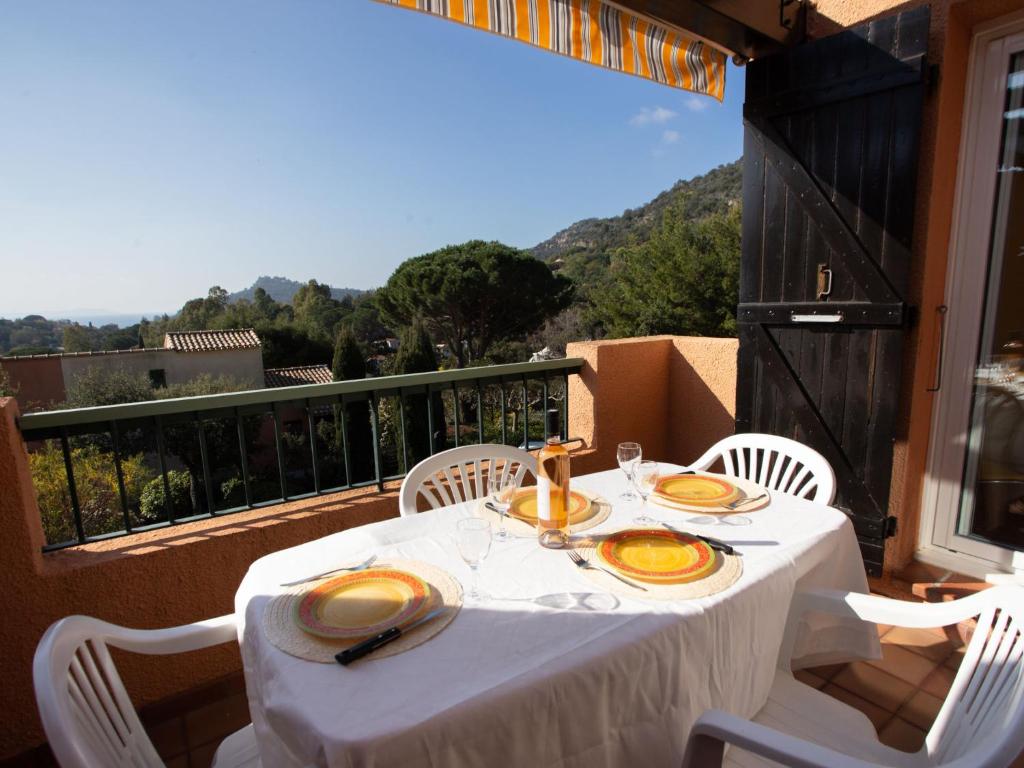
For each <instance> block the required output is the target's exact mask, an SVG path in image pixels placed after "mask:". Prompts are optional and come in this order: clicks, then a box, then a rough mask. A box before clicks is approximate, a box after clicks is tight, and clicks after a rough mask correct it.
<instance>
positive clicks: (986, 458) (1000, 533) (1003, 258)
mask: <svg viewBox="0 0 1024 768" xmlns="http://www.w3.org/2000/svg"><path fill="white" fill-rule="evenodd" d="M1005 82H1006V93H1005V102H1004V109H1003V116H1002V137H1001V145H1000V153H999V163H998V166H997V167H996V168H993V169H992V173H993V175H994V177H995V185H996V192H995V205H994V215H993V221H992V231H991V238H990V242H991V248H990V251H989V254H988V265H987V269H988V279H987V287H986V291H985V308H984V315H983V320H982V328H981V337H980V339H979V342H980V343H979V347H978V350H979V352H978V359H977V367H976V370H975V377H974V390H973V396H972V401H971V409H970V413H971V417H970V426H969V429H968V433H967V436H966V437H967V445H966V447H967V456H966V461H965V463H964V475H963V482H962V484H961V493H960V500H959V511H958V517H957V526H956V527H957V534H958V535H960V536H966V537H969V538H973V539H980V540H982V541H986V542H989V543H991V544H995V545H997V546H1000V547H1006V548H1009V549H1014V550H1018V551H1024V53H1015V54H1013V55H1012V57H1011V58H1010V66H1009V72H1008V75H1007V77H1006V80H1005ZM976 338H977V337H976Z"/></svg>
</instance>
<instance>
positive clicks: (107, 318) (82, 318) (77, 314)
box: [38, 310, 163, 328]
mask: <svg viewBox="0 0 1024 768" xmlns="http://www.w3.org/2000/svg"><path fill="white" fill-rule="evenodd" d="M38 314H41V315H42V316H43V317H45V318H46V319H47V320H71V321H73V322H76V323H81V324H82V325H88V324H89V323H92V324H93V325H95V326H97V327H99V326H101V325H116V326H117V327H118V328H125V327H127V326H129V325H135V323H137V322H139V320H141V319H142V318H144V317H147V318H150V319H152V318H154V317H160V316H161V315H163V313H162V312H148V313H145V314H143V313H141V312H140V313H139V314H137V315H127V314H107V313H103V312H90V311H89V310H80V311H72V312H40V313H38Z"/></svg>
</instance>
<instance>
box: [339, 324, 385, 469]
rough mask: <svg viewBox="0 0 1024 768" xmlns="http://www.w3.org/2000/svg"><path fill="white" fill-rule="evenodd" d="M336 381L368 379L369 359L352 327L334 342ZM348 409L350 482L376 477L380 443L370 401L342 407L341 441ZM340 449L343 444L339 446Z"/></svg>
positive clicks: (347, 434) (346, 423) (346, 430)
mask: <svg viewBox="0 0 1024 768" xmlns="http://www.w3.org/2000/svg"><path fill="white" fill-rule="evenodd" d="M331 370H332V372H333V373H334V380H335V381H348V380H351V379H356V380H360V379H365V378H366V358H365V355H364V354H363V350H362V348H361V347H360V346H359V341H358V340H357V339H356V337H355V335H354V334H353V333H352V330H351V329H350V328H348V327H343V328H342V329H341V331H340V332H339V333H338V337H337V339H336V340H335V342H334V360H333V362H332V365H331ZM342 411H343V412H344V418H345V435H346V437H347V438H348V449H349V458H350V466H351V468H352V476H351V477H350V478H348V481H349V483H359V482H364V481H366V480H369V479H371V478H372V477H373V476H374V469H373V466H374V455H375V451H376V446H375V445H374V443H373V427H372V425H371V424H370V403H369V402H368V401H366V400H358V401H356V402H352V403H347V404H346V405H345V406H343V407H342V408H339V413H338V417H339V418H338V419H336V423H337V424H338V426H337V429H336V435H337V440H338V444H339V446H340V442H341V439H342V432H341V424H340V418H341V413H342ZM339 450H341V449H340V447H339Z"/></svg>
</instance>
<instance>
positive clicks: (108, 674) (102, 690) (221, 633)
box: [32, 615, 260, 768]
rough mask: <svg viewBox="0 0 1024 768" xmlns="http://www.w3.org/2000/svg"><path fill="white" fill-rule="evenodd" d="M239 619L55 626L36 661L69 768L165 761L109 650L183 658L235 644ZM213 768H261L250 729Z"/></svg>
mask: <svg viewBox="0 0 1024 768" xmlns="http://www.w3.org/2000/svg"><path fill="white" fill-rule="evenodd" d="M237 639H238V635H237V625H236V624H235V617H234V615H228V616H221V617H219V618H216V619H209V620H207V621H200V622H196V623H195V624H187V625H185V626H180V627H171V628H169V629H127V628H125V627H119V626H117V625H116V624H108V623H107V622H105V621H100V620H99V619H94V618H91V617H89V616H68V617H67V618H65V619H61V620H60V621H58V622H55V623H54V624H52V625H50V628H49V629H47V630H46V633H45V634H44V635H43V638H42V640H40V641H39V645H38V646H37V647H36V654H35V660H34V661H33V664H32V677H33V681H34V684H35V691H36V701H37V702H38V704H39V714H40V715H41V716H42V720H43V728H44V729H45V730H46V736H47V738H48V739H49V742H50V748H51V749H52V750H53V754H54V755H55V756H56V758H57V762H58V763H60V765H61V766H62V767H63V768H97V766H104V768H122V767H123V768H158V767H159V766H163V765H164V762H163V760H161V759H160V755H158V754H157V751H156V749H155V748H154V746H153V742H152V741H150V739H149V736H148V735H147V734H146V731H145V729H143V727H142V723H141V722H140V721H139V716H138V714H137V713H136V711H135V708H134V707H133V706H132V703H131V701H130V700H129V698H128V694H127V692H126V691H125V688H124V683H122V682H121V677H120V675H118V673H117V669H116V668H115V666H114V662H113V659H111V656H110V651H109V650H108V646H113V647H115V648H122V649H124V650H126V651H133V652H135V653H144V654H168V653H184V652H186V651H194V650H197V649H199V648H206V647H208V646H211V645H219V644H220V643H228V642H237ZM213 765H214V768H242V767H243V766H245V767H246V768H259V765H260V759H259V749H258V747H257V745H256V736H255V733H254V731H253V728H252V725H251V724H250V725H248V726H246V727H245V728H243V729H242V730H240V731H236V732H235V733H233V734H231V735H230V736H228V737H227V738H226V739H225V740H224V741H223V742H221V744H220V746H219V747H218V748H217V754H216V755H215V756H214V760H213Z"/></svg>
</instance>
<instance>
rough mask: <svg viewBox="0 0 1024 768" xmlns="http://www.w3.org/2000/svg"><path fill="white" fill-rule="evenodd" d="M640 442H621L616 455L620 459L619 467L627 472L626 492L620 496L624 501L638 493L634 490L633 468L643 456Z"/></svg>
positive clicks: (630, 499) (633, 497) (631, 498)
mask: <svg viewBox="0 0 1024 768" xmlns="http://www.w3.org/2000/svg"><path fill="white" fill-rule="evenodd" d="M642 455H643V454H642V452H641V450H640V443H619V447H618V449H617V450H616V456H617V458H618V460H619V469H621V470H622V471H623V472H625V473H626V492H625V493H623V494H622V495H621V496H619V498H620V499H622V501H632V500H633V499H635V498H636V494H635V493H633V491H632V483H633V470H634V469H636V465H637V462H639V461H640V459H641V457H642Z"/></svg>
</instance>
